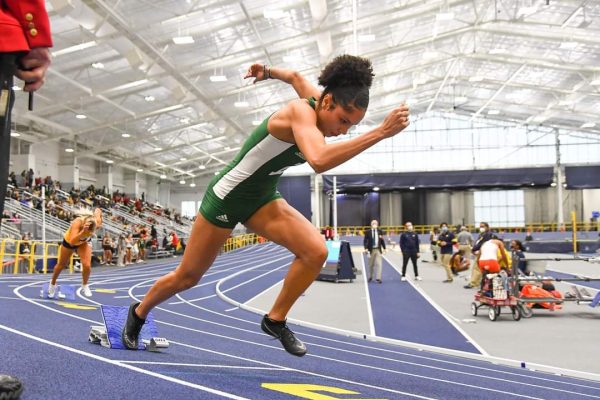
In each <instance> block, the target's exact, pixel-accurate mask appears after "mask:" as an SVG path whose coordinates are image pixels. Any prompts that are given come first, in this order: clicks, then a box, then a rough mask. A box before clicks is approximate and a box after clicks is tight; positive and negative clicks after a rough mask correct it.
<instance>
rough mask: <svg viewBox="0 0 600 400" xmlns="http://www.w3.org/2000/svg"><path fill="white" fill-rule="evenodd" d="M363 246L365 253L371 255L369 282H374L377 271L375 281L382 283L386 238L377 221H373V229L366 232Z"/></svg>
mask: <svg viewBox="0 0 600 400" xmlns="http://www.w3.org/2000/svg"><path fill="white" fill-rule="evenodd" d="M363 245H364V247H365V252H366V253H369V282H371V281H372V280H373V270H375V280H376V281H377V283H381V255H382V254H383V253H385V238H384V236H383V231H382V230H381V229H379V223H378V222H377V220H375V219H374V220H373V221H371V229H369V230H368V231H366V232H365V239H364V241H363Z"/></svg>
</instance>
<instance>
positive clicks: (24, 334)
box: [0, 289, 436, 400]
mask: <svg viewBox="0 0 600 400" xmlns="http://www.w3.org/2000/svg"><path fill="white" fill-rule="evenodd" d="M15 290H18V289H15ZM19 295H20V294H19ZM88 300H89V301H90V302H93V303H95V302H94V301H92V300H91V299H88ZM32 303H33V304H35V305H38V306H41V307H44V308H47V309H49V310H51V311H54V312H57V313H60V314H64V315H66V316H70V317H73V318H76V319H80V320H84V321H87V322H92V323H94V324H101V323H100V322H96V321H93V320H89V319H87V318H82V317H79V316H77V315H73V314H69V313H66V312H63V311H60V310H55V309H52V308H49V307H45V306H43V305H41V304H37V303H35V302H32ZM98 304H99V303H98ZM157 308H158V307H157ZM165 311H168V310H165ZM174 314H178V313H174ZM182 315H183V314H182ZM194 319H196V318H194ZM198 319H199V318H198ZM155 322H157V323H160V324H163V325H167V326H172V327H176V328H179V329H183V330H188V331H193V332H198V333H203V334H205V335H209V336H215V337H219V338H225V339H229V340H234V341H238V342H243V343H247V344H251V345H254V346H259V347H267V348H270V349H274V350H277V351H285V350H284V349H282V348H281V347H279V346H278V347H275V346H270V345H265V344H262V343H256V342H252V341H248V340H244V339H238V338H234V337H230V336H226V335H220V334H216V333H212V332H207V331H202V330H199V329H193V328H188V327H185V326H182V325H177V324H171V323H168V322H164V321H159V320H155ZM207 322H210V321H207ZM219 325H222V324H219ZM222 326H224V327H228V326H227V325H222ZM0 328H6V329H7V330H10V331H13V329H12V328H8V327H4V326H3V325H0ZM230 328H234V327H230ZM236 329H239V330H244V331H247V330H245V329H240V328H236ZM17 332H19V331H17ZM253 333H255V334H257V335H258V334H259V333H258V332H253ZM22 334H23V336H27V337H30V338H32V339H34V340H39V341H43V342H44V343H46V342H48V343H49V344H54V345H56V346H57V347H61V348H62V347H64V348H65V350H69V349H71V350H73V351H75V352H78V353H81V354H83V355H88V356H90V357H92V358H99V359H101V360H104V358H103V357H99V356H95V355H94V354H90V353H86V352H83V351H81V350H77V349H72V348H70V347H67V346H63V345H60V344H58V343H54V342H50V341H47V340H45V339H41V338H36V337H35V336H32V335H29V334H27V333H24V332H23V333H22ZM260 335H261V336H263V335H262V334H260ZM169 343H172V344H177V345H180V346H183V347H187V348H193V349H196V350H200V351H205V352H209V353H212V354H218V355H221V356H225V357H228V358H234V359H237V360H244V361H250V362H253V363H255V364H260V365H266V366H270V367H276V368H279V369H286V370H289V371H293V372H298V373H301V374H306V375H310V376H317V377H320V378H325V379H329V380H334V381H337V382H344V383H347V384H354V385H358V386H362V387H368V388H372V389H377V390H382V391H385V392H390V393H396V394H402V395H406V396H410V397H414V398H418V399H424V400H436V399H434V398H431V397H424V396H420V395H417V394H412V393H408V392H402V391H398V390H394V389H390V388H382V387H380V386H375V385H370V384H367V383H362V382H357V381H352V380H348V379H343V378H337V377H331V376H329V375H324V374H318V373H315V372H310V371H306V370H300V369H294V368H288V367H284V366H281V365H277V364H271V363H266V362H263V361H260V360H256V359H252V358H245V357H240V356H235V355H233V354H229V353H224V352H219V351H215V350H211V349H206V348H202V347H198V346H194V345H190V344H186V343H182V342H176V341H173V340H170V341H169ZM105 360H106V361H107V362H110V363H112V364H115V365H119V366H123V367H126V368H127V367H131V369H134V370H136V371H139V372H142V373H147V374H149V375H152V376H157V377H160V378H162V379H166V380H170V379H173V382H176V383H181V384H183V385H186V386H190V385H194V384H192V383H189V382H186V381H181V380H179V379H176V378H170V377H168V376H164V375H161V374H157V373H154V372H150V371H146V370H144V369H140V368H136V367H133V366H128V365H127V364H119V363H118V362H116V361H113V360H110V359H105ZM169 378H170V379H169ZM195 386H196V385H194V386H191V387H195ZM198 386H199V387H198V388H199V389H200V390H204V389H202V388H206V387H204V386H200V385H198ZM206 389H210V388H206ZM207 391H208V390H207ZM230 398H236V399H238V398H239V399H241V398H240V397H230Z"/></svg>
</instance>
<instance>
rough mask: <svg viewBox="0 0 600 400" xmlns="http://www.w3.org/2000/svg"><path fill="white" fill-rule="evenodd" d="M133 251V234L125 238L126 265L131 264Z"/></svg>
mask: <svg viewBox="0 0 600 400" xmlns="http://www.w3.org/2000/svg"><path fill="white" fill-rule="evenodd" d="M131 249H133V234H132V233H131V232H129V234H128V235H127V236H125V265H129V264H131Z"/></svg>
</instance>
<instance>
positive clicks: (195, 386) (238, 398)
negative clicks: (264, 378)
mask: <svg viewBox="0 0 600 400" xmlns="http://www.w3.org/2000/svg"><path fill="white" fill-rule="evenodd" d="M0 329H4V330H6V331H8V332H12V333H14V334H17V335H20V336H23V337H26V338H28V339H31V340H35V341H37V342H40V343H44V344H47V345H50V346H53V347H56V348H59V349H61V350H65V351H69V352H71V353H75V354H78V355H81V356H85V357H89V358H92V359H94V360H97V361H102V362H105V363H108V364H112V365H115V366H118V367H122V368H126V369H129V370H132V371H135V372H139V373H142V374H145V375H149V376H152V377H154V378H159V379H163V380H165V381H168V382H172V383H177V384H179V385H182V386H187V387H190V388H193V389H198V390H201V391H203V392H208V393H212V394H216V395H218V396H223V397H225V398H228V399H235V400H249V399H248V398H246V397H241V396H237V395H234V394H232V393H227V392H223V391H221V390H217V389H213V388H209V387H207V386H203V385H198V384H195V383H191V382H187V381H184V380H181V379H177V378H173V377H170V376H167V375H163V374H159V373H157V372H152V371H148V370H145V369H142V368H138V367H136V366H133V365H128V364H125V363H122V362H119V361H114V360H111V359H109V358H105V357H101V356H98V355H95V354H92V353H87V352H85V351H83V350H78V349H75V348H73V347H69V346H65V345H62V344H59V343H56V342H52V341H50V340H46V339H42V338H38V337H36V336H33V335H30V334H28V333H25V332H22V331H19V330H16V329H12V328H9V327H8V326H4V325H0Z"/></svg>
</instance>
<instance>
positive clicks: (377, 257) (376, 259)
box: [369, 249, 382, 280]
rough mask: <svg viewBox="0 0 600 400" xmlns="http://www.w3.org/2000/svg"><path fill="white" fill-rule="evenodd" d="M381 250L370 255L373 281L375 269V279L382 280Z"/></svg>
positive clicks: (370, 277) (370, 275)
mask: <svg viewBox="0 0 600 400" xmlns="http://www.w3.org/2000/svg"><path fill="white" fill-rule="evenodd" d="M381 262H382V257H381V250H379V249H373V251H371V254H370V255H369V279H373V269H374V270H375V279H377V280H381Z"/></svg>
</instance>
